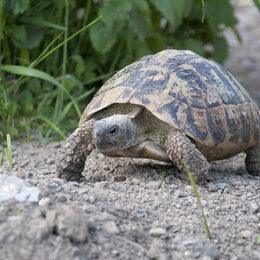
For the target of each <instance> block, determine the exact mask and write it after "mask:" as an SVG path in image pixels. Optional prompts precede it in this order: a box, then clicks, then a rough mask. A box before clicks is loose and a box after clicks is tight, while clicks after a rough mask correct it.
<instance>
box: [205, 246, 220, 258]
mask: <svg viewBox="0 0 260 260" xmlns="http://www.w3.org/2000/svg"><path fill="white" fill-rule="evenodd" d="M202 251H203V252H204V253H205V254H207V256H209V257H210V259H212V260H217V259H219V257H220V252H219V250H218V248H217V246H216V245H213V244H211V245H208V246H205V247H203V248H202Z"/></svg>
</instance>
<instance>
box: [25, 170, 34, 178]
mask: <svg viewBox="0 0 260 260" xmlns="http://www.w3.org/2000/svg"><path fill="white" fill-rule="evenodd" d="M25 176H26V177H27V178H31V177H32V176H33V172H31V171H28V172H26V173H25Z"/></svg>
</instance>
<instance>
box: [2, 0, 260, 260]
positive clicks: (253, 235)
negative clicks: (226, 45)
mask: <svg viewBox="0 0 260 260" xmlns="http://www.w3.org/2000/svg"><path fill="white" fill-rule="evenodd" d="M238 3H240V6H239V9H238V12H237V14H238V16H239V19H241V23H240V24H239V27H238V29H239V31H240V32H241V34H242V38H243V44H242V45H239V44H238V43H237V42H236V41H235V39H234V37H233V36H232V34H230V33H229V36H230V37H229V40H230V43H231V56H230V59H229V61H228V62H227V64H226V65H227V67H228V68H229V70H230V71H231V72H232V73H233V74H234V75H235V76H236V77H237V78H238V79H239V81H240V82H241V83H242V84H243V85H244V86H245V87H247V88H248V90H249V91H250V92H251V94H252V95H253V97H254V98H255V100H256V101H257V102H258V104H260V97H259V95H260V94H259V93H260V91H259V90H260V87H259V86H260V85H259V84H260V83H259V79H258V78H259V71H260V68H259V65H260V62H259V61H260V42H259V41H258V40H256V39H259V37H260V35H259V27H257V26H256V25H258V24H259V23H260V20H259V19H260V16H259V13H257V10H256V9H255V7H253V6H252V5H248V4H245V3H247V1H238ZM241 3H243V4H241ZM257 21H258V22H257ZM249 22H251V23H250V24H249ZM252 37H253V38H252ZM254 39H255V40H254ZM61 145H62V143H51V144H39V143H37V142H32V143H29V144H21V143H13V149H12V150H13V162H14V170H13V171H11V170H10V168H9V166H8V162H7V159H5V162H4V164H3V165H2V166H1V167H0V173H1V174H2V176H5V175H7V176H17V177H19V178H21V180H23V181H24V182H26V183H27V185H31V186H33V187H37V188H38V189H39V191H40V193H39V196H38V195H37V196H36V197H35V196H34V197H33V198H34V199H31V200H29V197H28V198H27V200H26V198H24V197H23V201H20V202H19V201H17V200H16V199H9V200H5V201H2V202H1V203H0V260H2V259H10V260H12V259H64V260H66V259H79V260H80V259H203V260H210V259H232V260H238V259H260V245H257V244H256V240H257V237H258V236H259V234H260V177H253V176H251V175H249V174H247V173H246V171H245V166H244V157H245V155H244V154H239V155H238V156H236V157H234V158H231V159H229V160H223V161H220V162H213V163H211V168H210V172H209V176H208V178H207V181H206V183H205V184H204V185H202V186H199V187H198V190H199V193H200V195H201V199H202V204H203V206H204V209H205V215H206V218H207V220H208V224H209V227H210V230H211V232H212V236H213V239H212V240H211V241H210V240H209V239H208V238H207V237H206V235H205V232H204V230H203V228H202V225H201V219H200V211H199V208H198V206H197V202H196V198H195V197H194V194H193V190H192V188H191V186H190V185H189V184H188V182H187V181H186V180H183V178H182V177H183V176H182V175H181V174H180V173H179V172H178V170H177V169H176V168H175V167H173V166H172V165H166V164H163V163H159V162H155V161H152V160H137V159H129V158H107V157H104V156H103V155H102V154H100V153H98V152H97V151H94V152H93V153H92V154H91V156H89V158H88V159H87V162H86V167H85V171H84V179H83V180H82V182H79V183H78V182H65V181H63V180H61V179H59V178H57V177H56V169H55V162H56V158H57V153H58V150H59V149H60V147H61ZM19 183H20V182H19ZM19 183H18V189H22V188H21V187H22V186H19V185H22V184H21V183H20V184H19ZM22 183H23V182H22ZM8 188H9V189H13V191H14V189H15V187H14V184H13V183H10V185H9V186H8ZM29 191H30V189H29V188H26V192H29ZM0 192H3V190H2V191H0ZM20 195H21V194H20Z"/></svg>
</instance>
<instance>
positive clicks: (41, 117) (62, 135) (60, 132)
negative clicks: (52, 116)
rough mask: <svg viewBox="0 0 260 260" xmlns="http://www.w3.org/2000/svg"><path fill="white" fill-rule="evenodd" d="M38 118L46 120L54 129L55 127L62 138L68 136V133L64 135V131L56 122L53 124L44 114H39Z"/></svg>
mask: <svg viewBox="0 0 260 260" xmlns="http://www.w3.org/2000/svg"><path fill="white" fill-rule="evenodd" d="M36 118H38V119H40V120H42V121H44V122H45V123H46V124H47V125H49V126H50V127H51V128H52V129H54V130H55V131H56V132H57V133H58V134H59V135H60V136H61V137H62V138H64V139H65V138H66V135H64V134H63V133H62V131H61V130H60V129H59V128H58V127H57V126H56V125H55V124H53V123H52V122H51V121H50V120H49V119H47V118H46V117H44V116H37V117H36Z"/></svg>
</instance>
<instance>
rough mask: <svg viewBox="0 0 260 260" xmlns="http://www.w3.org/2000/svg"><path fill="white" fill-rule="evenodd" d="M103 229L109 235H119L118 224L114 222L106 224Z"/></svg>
mask: <svg viewBox="0 0 260 260" xmlns="http://www.w3.org/2000/svg"><path fill="white" fill-rule="evenodd" d="M103 227H104V229H105V230H106V231H107V232H108V233H111V234H118V233H119V229H118V227H117V226H116V223H115V222H114V221H107V222H105V223H104V225H103Z"/></svg>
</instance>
